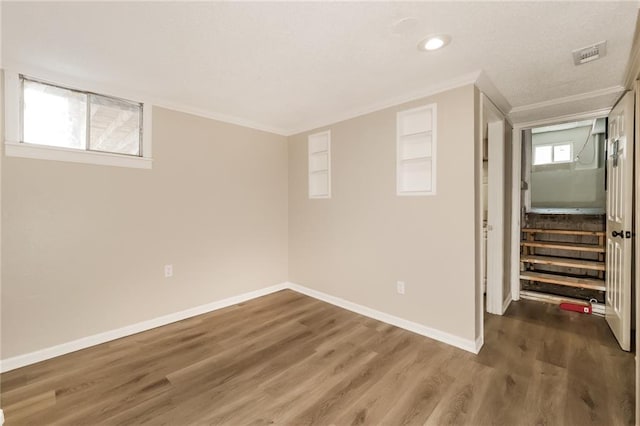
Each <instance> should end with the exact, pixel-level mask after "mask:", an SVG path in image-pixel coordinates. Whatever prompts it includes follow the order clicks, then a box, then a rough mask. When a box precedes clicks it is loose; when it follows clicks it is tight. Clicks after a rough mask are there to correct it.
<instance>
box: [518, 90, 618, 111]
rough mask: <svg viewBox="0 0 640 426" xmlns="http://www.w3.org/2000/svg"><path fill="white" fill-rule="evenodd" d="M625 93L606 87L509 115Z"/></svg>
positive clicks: (531, 106) (546, 102) (545, 102)
mask: <svg viewBox="0 0 640 426" xmlns="http://www.w3.org/2000/svg"><path fill="white" fill-rule="evenodd" d="M624 91H625V88H624V87H622V86H613V87H606V88H604V89H598V90H594V91H591V92H585V93H579V94H577V95H570V96H564V97H562V98H555V99H550V100H548V101H542V102H536V103H533V104H528V105H521V106H517V107H514V108H512V109H511V111H509V114H513V113H517V112H526V111H533V110H537V109H542V108H548V107H551V106H556V105H561V104H566V103H570V102H579V101H584V100H587V99H593V98H598V97H601V96H608V95H614V94H617V93H622V92H624Z"/></svg>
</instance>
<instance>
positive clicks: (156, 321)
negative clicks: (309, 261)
mask: <svg viewBox="0 0 640 426" xmlns="http://www.w3.org/2000/svg"><path fill="white" fill-rule="evenodd" d="M287 286H288V284H287V283H281V284H276V285H273V286H271V287H266V288H262V289H260V290H255V291H250V292H248V293H243V294H240V295H238V296H232V297H228V298H226V299H222V300H218V301H216V302H211V303H207V304H205V305H200V306H196V307H194V308H190V309H185V310H184V311H180V312H175V313H172V314H168V315H163V316H161V317H157V318H153V319H150V320H147V321H142V322H139V323H136V324H132V325H128V326H125V327H122V328H118V329H115V330H110V331H106V332H104V333H99V334H94V335H93V336H87V337H83V338H80V339H77V340H73V341H71V342H67V343H62V344H60V345H56V346H51V347H49V348H45V349H41V350H39V351H35V352H30V353H27V354H24V355H18V356H15V357H12V358H7V359H4V360H2V361H0V372H3V373H4V372H6V371H10V370H14V369H16V368H20V367H24V366H26V365H30V364H35V363H36V362H40V361H44V360H47V359H50V358H55V357H57V356H60V355H64V354H68V353H71V352H75V351H78V350H80V349H85V348H88V347H90V346H95V345H99V344H101V343H105V342H109V341H111V340H115V339H120V338H121V337H126V336H130V335H132V334H136V333H140V332H142V331H146V330H150V329H152V328H156V327H160V326H163V325H167V324H171V323H173V322H176V321H181V320H183V319H187V318H191V317H194V316H196V315H201V314H205V313H207V312H212V311H215V310H218V309H222V308H226V307H228V306H232V305H236V304H238V303H242V302H245V301H247V300H251V299H255V298H256V297H261V296H265V295H267V294H270V293H275V292H276V291H280V290H284V289H286V288H287ZM0 419H1V417H0ZM0 425H2V423H1V422H0Z"/></svg>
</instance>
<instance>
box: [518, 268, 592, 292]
mask: <svg viewBox="0 0 640 426" xmlns="http://www.w3.org/2000/svg"><path fill="white" fill-rule="evenodd" d="M520 279H522V280H529V281H538V282H542V283H550V284H558V285H564V286H568V287H576V288H588V289H590V290H598V291H604V280H599V279H597V278H578V277H567V276H564V275H556V274H545V273H542V272H532V271H523V272H520Z"/></svg>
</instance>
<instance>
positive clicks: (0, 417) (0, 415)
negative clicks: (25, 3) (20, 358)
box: [0, 8, 4, 426]
mask: <svg viewBox="0 0 640 426" xmlns="http://www.w3.org/2000/svg"><path fill="white" fill-rule="evenodd" d="M0 9H1V8H0ZM3 424H4V411H2V408H0V426H2V425H3Z"/></svg>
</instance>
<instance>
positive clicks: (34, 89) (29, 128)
mask: <svg viewBox="0 0 640 426" xmlns="http://www.w3.org/2000/svg"><path fill="white" fill-rule="evenodd" d="M12 77H13V78H12ZM5 83H7V90H6V92H7V93H6V95H7V102H6V105H11V106H13V105H16V104H17V105H18V108H17V111H10V109H11V108H7V120H6V121H7V126H6V127H7V138H6V140H7V142H6V154H7V155H8V156H16V157H26V158H38V159H49V160H59V161H70V162H80V163H92V164H101V165H112V166H124V167H137V168H151V158H150V148H151V146H150V118H151V115H150V111H146V108H145V105H144V104H143V103H141V102H134V101H129V100H125V99H121V98H116V97H112V96H106V95H102V94H97V93H94V92H90V91H85V90H78V89H72V88H69V87H65V86H61V85H57V84H52V83H48V82H44V81H40V80H37V79H34V78H30V77H26V76H23V75H15V76H11V75H9V76H7V78H6V80H5ZM16 101H17V102H16ZM147 108H149V109H150V108H151V106H150V105H148V106H147ZM147 121H148V122H147ZM147 132H149V135H147V134H146V133H147Z"/></svg>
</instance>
